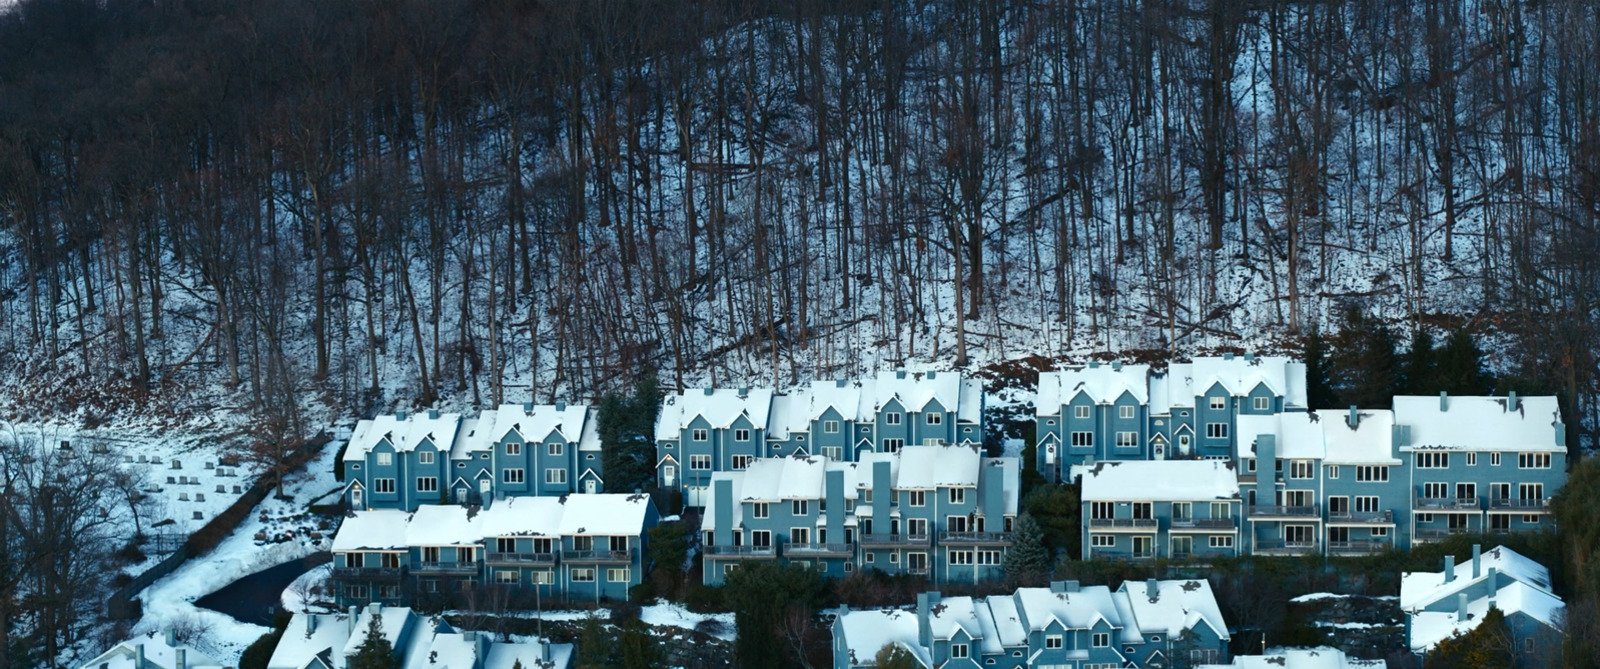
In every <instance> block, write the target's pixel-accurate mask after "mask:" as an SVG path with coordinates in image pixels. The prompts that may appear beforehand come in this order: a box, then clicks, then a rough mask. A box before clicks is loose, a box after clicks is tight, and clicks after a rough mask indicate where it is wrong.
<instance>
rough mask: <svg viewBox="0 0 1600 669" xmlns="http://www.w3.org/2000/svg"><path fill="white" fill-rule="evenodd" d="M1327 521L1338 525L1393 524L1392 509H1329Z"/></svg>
mask: <svg viewBox="0 0 1600 669" xmlns="http://www.w3.org/2000/svg"><path fill="white" fill-rule="evenodd" d="M1328 522H1329V523H1335V524H1339V525H1393V524H1394V512H1393V511H1388V510H1384V511H1329V512H1328Z"/></svg>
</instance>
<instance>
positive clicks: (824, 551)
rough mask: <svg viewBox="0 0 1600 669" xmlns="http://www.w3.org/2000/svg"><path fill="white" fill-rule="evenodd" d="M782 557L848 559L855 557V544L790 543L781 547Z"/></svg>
mask: <svg viewBox="0 0 1600 669" xmlns="http://www.w3.org/2000/svg"><path fill="white" fill-rule="evenodd" d="M783 553H784V555H789V556H795V555H809V556H816V557H830V556H832V557H839V556H844V557H848V556H851V555H855V553H856V547H855V544H816V543H804V544H801V543H794V542H790V543H787V544H784V546H783Z"/></svg>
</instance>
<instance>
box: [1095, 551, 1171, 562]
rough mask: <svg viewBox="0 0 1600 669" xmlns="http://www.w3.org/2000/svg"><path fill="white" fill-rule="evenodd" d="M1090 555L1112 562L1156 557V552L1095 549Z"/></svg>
mask: <svg viewBox="0 0 1600 669" xmlns="http://www.w3.org/2000/svg"><path fill="white" fill-rule="evenodd" d="M1089 555H1090V557H1092V558H1093V559H1096V560H1108V561H1112V562H1130V561H1134V560H1152V559H1155V553H1134V552H1132V551H1127V550H1120V551H1118V550H1100V549H1094V550H1093V552H1092V553H1090V554H1089Z"/></svg>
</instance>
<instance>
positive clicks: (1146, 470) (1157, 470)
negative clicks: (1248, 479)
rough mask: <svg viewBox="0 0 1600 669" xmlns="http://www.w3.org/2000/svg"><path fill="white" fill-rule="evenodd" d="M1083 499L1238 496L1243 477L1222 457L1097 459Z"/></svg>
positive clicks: (1089, 469)
mask: <svg viewBox="0 0 1600 669" xmlns="http://www.w3.org/2000/svg"><path fill="white" fill-rule="evenodd" d="M1075 469H1076V468H1075ZM1083 499H1084V501H1091V500H1098V501H1115V500H1151V501H1155V500H1164V501H1194V502H1200V501H1210V500H1236V499H1239V477H1238V473H1237V472H1236V471H1234V468H1233V463H1232V462H1230V461H1221V460H1128V461H1106V462H1096V463H1094V465H1093V466H1089V467H1085V468H1084V470H1083Z"/></svg>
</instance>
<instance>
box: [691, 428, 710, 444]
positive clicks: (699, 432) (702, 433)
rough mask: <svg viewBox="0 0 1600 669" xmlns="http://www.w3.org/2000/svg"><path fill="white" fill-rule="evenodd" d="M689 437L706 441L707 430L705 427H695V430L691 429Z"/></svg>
mask: <svg viewBox="0 0 1600 669" xmlns="http://www.w3.org/2000/svg"><path fill="white" fill-rule="evenodd" d="M689 437H690V438H691V439H694V440H695V441H705V440H706V430H705V428H695V429H694V430H691V431H690V432H689Z"/></svg>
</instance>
